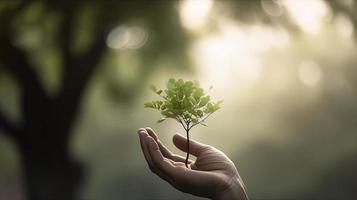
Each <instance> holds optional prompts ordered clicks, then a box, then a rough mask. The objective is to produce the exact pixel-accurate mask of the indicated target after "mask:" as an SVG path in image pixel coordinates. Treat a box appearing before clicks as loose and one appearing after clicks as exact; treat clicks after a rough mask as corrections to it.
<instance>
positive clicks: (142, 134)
mask: <svg viewBox="0 0 357 200" xmlns="http://www.w3.org/2000/svg"><path fill="white" fill-rule="evenodd" d="M138 134H139V138H140V145H141V150H142V152H143V154H144V157H145V160H146V162H147V163H148V165H149V167H150V166H151V165H150V163H152V160H151V157H150V154H149V150H148V148H147V144H146V141H145V138H146V137H147V136H148V134H147V132H146V130H145V129H139V130H138Z"/></svg>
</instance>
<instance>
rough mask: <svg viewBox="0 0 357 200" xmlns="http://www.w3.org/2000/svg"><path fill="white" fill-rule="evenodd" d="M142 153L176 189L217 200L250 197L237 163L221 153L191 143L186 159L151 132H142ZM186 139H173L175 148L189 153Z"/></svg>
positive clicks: (155, 170) (174, 137)
mask: <svg viewBox="0 0 357 200" xmlns="http://www.w3.org/2000/svg"><path fill="white" fill-rule="evenodd" d="M138 134H139V137H140V144H141V149H142V151H143V154H144V157H145V159H146V162H147V164H148V166H149V168H150V170H151V171H152V172H153V173H155V174H157V175H158V176H159V177H160V178H162V179H164V180H165V181H167V182H168V183H170V184H171V185H172V186H173V187H175V188H176V189H178V190H180V191H182V192H185V193H189V194H193V195H196V196H200V197H206V198H210V199H213V200H246V199H248V195H247V193H246V190H245V186H244V184H243V181H242V179H241V177H240V175H239V173H238V171H237V169H236V167H235V165H234V163H233V162H232V161H231V160H230V159H229V158H228V157H227V156H226V155H225V154H224V153H223V152H221V151H220V150H218V149H216V148H214V147H212V146H209V145H206V144H202V143H199V142H197V141H194V140H190V152H189V153H190V154H192V155H194V156H195V157H196V160H195V161H193V160H189V161H188V168H187V167H186V166H185V158H184V157H182V156H179V155H176V154H173V153H171V151H170V150H169V149H168V148H166V147H165V146H164V145H163V144H162V142H161V141H160V140H159V138H158V137H157V135H156V133H155V132H154V131H153V130H152V129H151V128H140V129H139V130H138ZM186 142H187V141H186V138H185V137H184V136H182V135H180V134H175V135H174V136H173V143H174V145H175V146H176V147H177V148H178V149H180V150H182V151H184V152H187V145H186Z"/></svg>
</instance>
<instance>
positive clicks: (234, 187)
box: [213, 177, 249, 200]
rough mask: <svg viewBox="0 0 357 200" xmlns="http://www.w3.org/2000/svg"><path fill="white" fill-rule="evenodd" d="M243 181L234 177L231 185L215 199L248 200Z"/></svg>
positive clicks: (214, 199)
mask: <svg viewBox="0 0 357 200" xmlns="http://www.w3.org/2000/svg"><path fill="white" fill-rule="evenodd" d="M248 199H249V198H248V195H247V193H246V191H245V187H244V184H243V182H242V181H241V180H240V179H239V178H238V177H234V178H232V179H231V183H230V184H229V187H228V188H227V189H226V190H224V191H222V192H220V193H219V194H218V195H216V196H215V197H214V198H213V200H248Z"/></svg>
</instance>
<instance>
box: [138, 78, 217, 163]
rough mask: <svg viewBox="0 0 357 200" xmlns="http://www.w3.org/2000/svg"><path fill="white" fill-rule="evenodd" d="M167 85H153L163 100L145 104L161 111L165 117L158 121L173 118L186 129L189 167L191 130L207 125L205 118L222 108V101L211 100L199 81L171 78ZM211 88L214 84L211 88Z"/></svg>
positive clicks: (153, 88)
mask: <svg viewBox="0 0 357 200" xmlns="http://www.w3.org/2000/svg"><path fill="white" fill-rule="evenodd" d="M166 87H167V88H166V89H165V90H161V89H157V88H156V87H155V86H151V90H152V91H154V92H155V93H156V94H158V95H159V96H160V97H161V98H162V100H157V101H151V102H147V103H145V104H144V106H145V107H146V108H153V109H156V110H159V111H161V114H162V115H163V118H161V119H160V120H158V121H157V122H158V123H161V122H163V121H165V120H166V119H168V118H172V119H174V120H176V121H177V122H178V123H180V124H181V125H182V127H183V128H184V129H185V131H186V137H187V155H186V161H185V165H186V167H188V165H187V162H188V158H189V151H190V143H189V141H190V134H189V133H190V130H191V129H192V128H193V127H195V126H196V125H199V124H200V125H203V126H206V124H205V120H206V119H207V118H208V117H209V116H210V115H211V114H212V113H214V112H215V111H217V110H218V109H220V104H221V103H222V101H217V102H213V101H211V98H210V96H209V95H207V94H206V93H205V91H204V90H203V89H202V88H201V87H200V84H199V82H198V81H183V80H182V79H178V80H175V79H173V78H171V79H169V80H168V82H167V84H166ZM211 89H212V86H211V87H210V89H209V90H211Z"/></svg>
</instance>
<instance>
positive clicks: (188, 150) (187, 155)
mask: <svg viewBox="0 0 357 200" xmlns="http://www.w3.org/2000/svg"><path fill="white" fill-rule="evenodd" d="M185 130H186V138H187V154H186V161H185V165H186V167H187V168H188V165H187V163H188V157H189V155H190V134H189V131H190V130H189V129H185Z"/></svg>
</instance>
